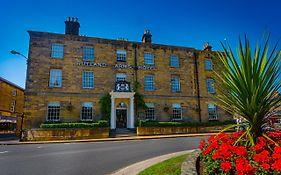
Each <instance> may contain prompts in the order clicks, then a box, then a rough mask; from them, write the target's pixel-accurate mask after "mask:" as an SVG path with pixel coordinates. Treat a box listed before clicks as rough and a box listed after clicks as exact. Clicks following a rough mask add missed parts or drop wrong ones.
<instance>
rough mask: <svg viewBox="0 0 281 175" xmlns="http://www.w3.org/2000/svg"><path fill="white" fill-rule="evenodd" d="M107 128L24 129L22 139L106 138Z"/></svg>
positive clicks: (107, 134)
mask: <svg viewBox="0 0 281 175" xmlns="http://www.w3.org/2000/svg"><path fill="white" fill-rule="evenodd" d="M108 137H109V128H94V129H76V128H75V129H70V128H67V129H29V130H25V131H24V139H23V140H24V141H51V140H78V139H99V138H108Z"/></svg>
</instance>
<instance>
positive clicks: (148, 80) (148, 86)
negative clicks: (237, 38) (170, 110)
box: [144, 75, 155, 91]
mask: <svg viewBox="0 0 281 175" xmlns="http://www.w3.org/2000/svg"><path fill="white" fill-rule="evenodd" d="M144 90H145V91H154V90H155V83H154V76H153V75H146V76H144Z"/></svg>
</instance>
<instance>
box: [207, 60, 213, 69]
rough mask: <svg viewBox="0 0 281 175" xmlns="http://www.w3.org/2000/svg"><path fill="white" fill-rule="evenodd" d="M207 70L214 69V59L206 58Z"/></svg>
mask: <svg viewBox="0 0 281 175" xmlns="http://www.w3.org/2000/svg"><path fill="white" fill-rule="evenodd" d="M205 70H213V61H212V60H211V59H206V60H205Z"/></svg>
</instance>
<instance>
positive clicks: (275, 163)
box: [272, 160, 281, 171]
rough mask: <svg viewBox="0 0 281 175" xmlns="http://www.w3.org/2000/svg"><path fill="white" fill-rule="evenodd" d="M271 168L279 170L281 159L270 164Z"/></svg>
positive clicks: (280, 168) (280, 169)
mask: <svg viewBox="0 0 281 175" xmlns="http://www.w3.org/2000/svg"><path fill="white" fill-rule="evenodd" d="M272 168H273V169H275V170H276V171H281V160H276V161H275V162H274V163H273V164H272Z"/></svg>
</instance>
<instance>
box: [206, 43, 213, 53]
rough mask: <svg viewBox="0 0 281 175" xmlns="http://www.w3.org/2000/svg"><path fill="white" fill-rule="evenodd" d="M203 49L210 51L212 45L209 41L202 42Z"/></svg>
mask: <svg viewBox="0 0 281 175" xmlns="http://www.w3.org/2000/svg"><path fill="white" fill-rule="evenodd" d="M204 50H206V51H212V46H211V45H210V44H209V42H206V43H205V44H204Z"/></svg>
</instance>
